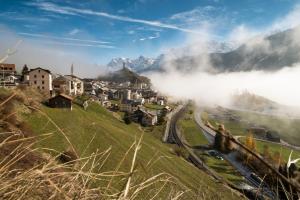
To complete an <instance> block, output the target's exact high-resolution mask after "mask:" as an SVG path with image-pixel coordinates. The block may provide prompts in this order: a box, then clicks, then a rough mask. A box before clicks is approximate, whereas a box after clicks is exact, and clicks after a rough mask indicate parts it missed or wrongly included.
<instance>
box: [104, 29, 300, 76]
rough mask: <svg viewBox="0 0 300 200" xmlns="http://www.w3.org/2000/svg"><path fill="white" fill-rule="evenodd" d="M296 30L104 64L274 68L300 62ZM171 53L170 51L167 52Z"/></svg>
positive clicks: (154, 68)
mask: <svg viewBox="0 0 300 200" xmlns="http://www.w3.org/2000/svg"><path fill="white" fill-rule="evenodd" d="M299 32H300V27H296V28H293V29H289V30H285V31H281V32H277V33H274V34H271V35H269V36H257V37H254V38H252V39H250V40H248V41H246V42H245V43H243V44H241V45H240V46H239V47H235V45H233V44H232V45H231V44H226V43H216V42H208V44H207V45H206V46H205V47H203V48H204V49H206V51H207V52H203V53H198V52H193V55H190V54H189V53H188V52H190V49H194V48H196V47H195V44H191V45H189V46H186V47H183V48H180V49H174V50H173V51H174V52H173V53H174V55H171V56H168V54H161V55H160V56H158V57H157V58H154V59H153V58H145V57H143V56H141V57H140V58H138V59H136V60H131V59H121V58H119V59H113V60H112V61H111V62H110V63H109V64H108V67H119V66H120V65H121V63H122V62H125V63H127V64H128V66H130V68H131V69H132V70H133V71H137V72H149V71H163V70H164V65H165V64H166V61H167V62H168V64H169V65H171V66H172V67H174V68H176V69H177V70H179V71H181V72H185V73H190V72H192V71H193V70H195V69H199V68H200V67H201V69H203V70H206V71H208V72H213V73H216V72H225V71H227V72H235V71H251V70H265V71H276V70H279V69H281V68H283V67H286V66H289V67H291V66H293V65H294V64H296V63H299V62H300V56H299V55H300V45H299V41H298V38H297V35H299ZM173 53H172V52H171V54H173ZM170 58H172V59H170ZM207 63H210V65H208V64H207ZM207 65H208V66H207Z"/></svg>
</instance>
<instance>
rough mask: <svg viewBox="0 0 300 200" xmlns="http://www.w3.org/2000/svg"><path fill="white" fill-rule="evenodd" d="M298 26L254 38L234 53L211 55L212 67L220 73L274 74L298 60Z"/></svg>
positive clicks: (299, 57)
mask: <svg viewBox="0 0 300 200" xmlns="http://www.w3.org/2000/svg"><path fill="white" fill-rule="evenodd" d="M299 33H300V27H296V28H294V29H289V30H286V31H282V32H279V33H275V34H273V35H270V36H268V37H264V38H263V37H256V38H253V39H252V40H249V41H248V42H246V43H245V44H243V45H241V46H240V47H239V48H237V49H236V50H234V51H231V52H226V53H213V54H211V56H210V60H211V63H212V65H213V66H214V67H215V68H216V69H217V70H219V71H249V70H254V69H255V70H266V71H275V70H279V69H281V68H283V67H285V66H292V65H294V64H296V63H298V62H299V61H300V42H299V39H298V38H297V36H298V35H299Z"/></svg>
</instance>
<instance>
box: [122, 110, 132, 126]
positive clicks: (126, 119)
mask: <svg viewBox="0 0 300 200" xmlns="http://www.w3.org/2000/svg"><path fill="white" fill-rule="evenodd" d="M123 120H124V122H125V124H131V119H130V116H129V114H128V112H126V113H125V115H124V117H123Z"/></svg>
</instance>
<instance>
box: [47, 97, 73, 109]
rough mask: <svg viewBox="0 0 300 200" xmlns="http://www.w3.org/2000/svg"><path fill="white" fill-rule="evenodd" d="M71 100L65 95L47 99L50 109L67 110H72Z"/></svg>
mask: <svg viewBox="0 0 300 200" xmlns="http://www.w3.org/2000/svg"><path fill="white" fill-rule="evenodd" d="M72 101H73V98H72V97H70V96H68V95H66V94H58V95H56V96H55V97H52V98H50V99H49V106H50V107H52V108H67V109H70V110H72Z"/></svg>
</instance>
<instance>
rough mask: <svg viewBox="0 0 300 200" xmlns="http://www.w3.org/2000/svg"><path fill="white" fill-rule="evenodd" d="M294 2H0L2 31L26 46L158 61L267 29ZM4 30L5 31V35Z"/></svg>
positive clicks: (96, 58) (100, 58) (103, 58)
mask: <svg viewBox="0 0 300 200" xmlns="http://www.w3.org/2000/svg"><path fill="white" fill-rule="evenodd" d="M298 3H299V1H293V0H204V1H200V0H76V1H75V0H74V1H71V0H65V1H62V0H29V1H25V0H24V1H22V0H0V5H1V6H0V42H1V40H4V39H5V38H4V37H2V39H1V32H2V33H3V32H6V31H8V30H9V31H11V32H13V33H14V34H16V35H17V36H18V37H20V38H22V39H23V40H25V41H27V42H32V43H34V44H37V45H39V46H42V47H45V48H48V47H53V48H58V49H63V50H64V51H69V52H76V55H78V54H81V53H82V54H84V55H88V57H89V59H91V60H92V61H93V62H95V63H102V64H106V63H107V62H108V61H109V60H110V59H111V58H113V57H131V58H134V57H138V56H139V55H144V56H149V57H155V56H157V55H159V54H160V53H162V52H164V51H165V50H167V49H170V48H177V47H180V46H182V45H186V43H185V41H186V38H188V37H190V36H192V37H193V38H195V37H196V38H197V37H205V34H207V32H206V31H203V29H204V27H205V30H206V29H207V28H208V29H209V30H210V31H209V36H210V37H211V38H212V39H214V40H221V41H222V40H226V39H227V38H228V37H229V35H230V34H231V33H232V30H234V29H235V28H236V27H238V26H241V25H242V26H245V27H247V28H248V29H250V30H255V31H258V32H259V31H260V30H265V27H269V26H271V25H272V24H274V22H275V21H278V20H280V19H281V18H283V17H285V16H287V15H288V14H289V13H290V12H292V10H293V9H295V7H296V6H297V5H298ZM1 29H2V31H1Z"/></svg>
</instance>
